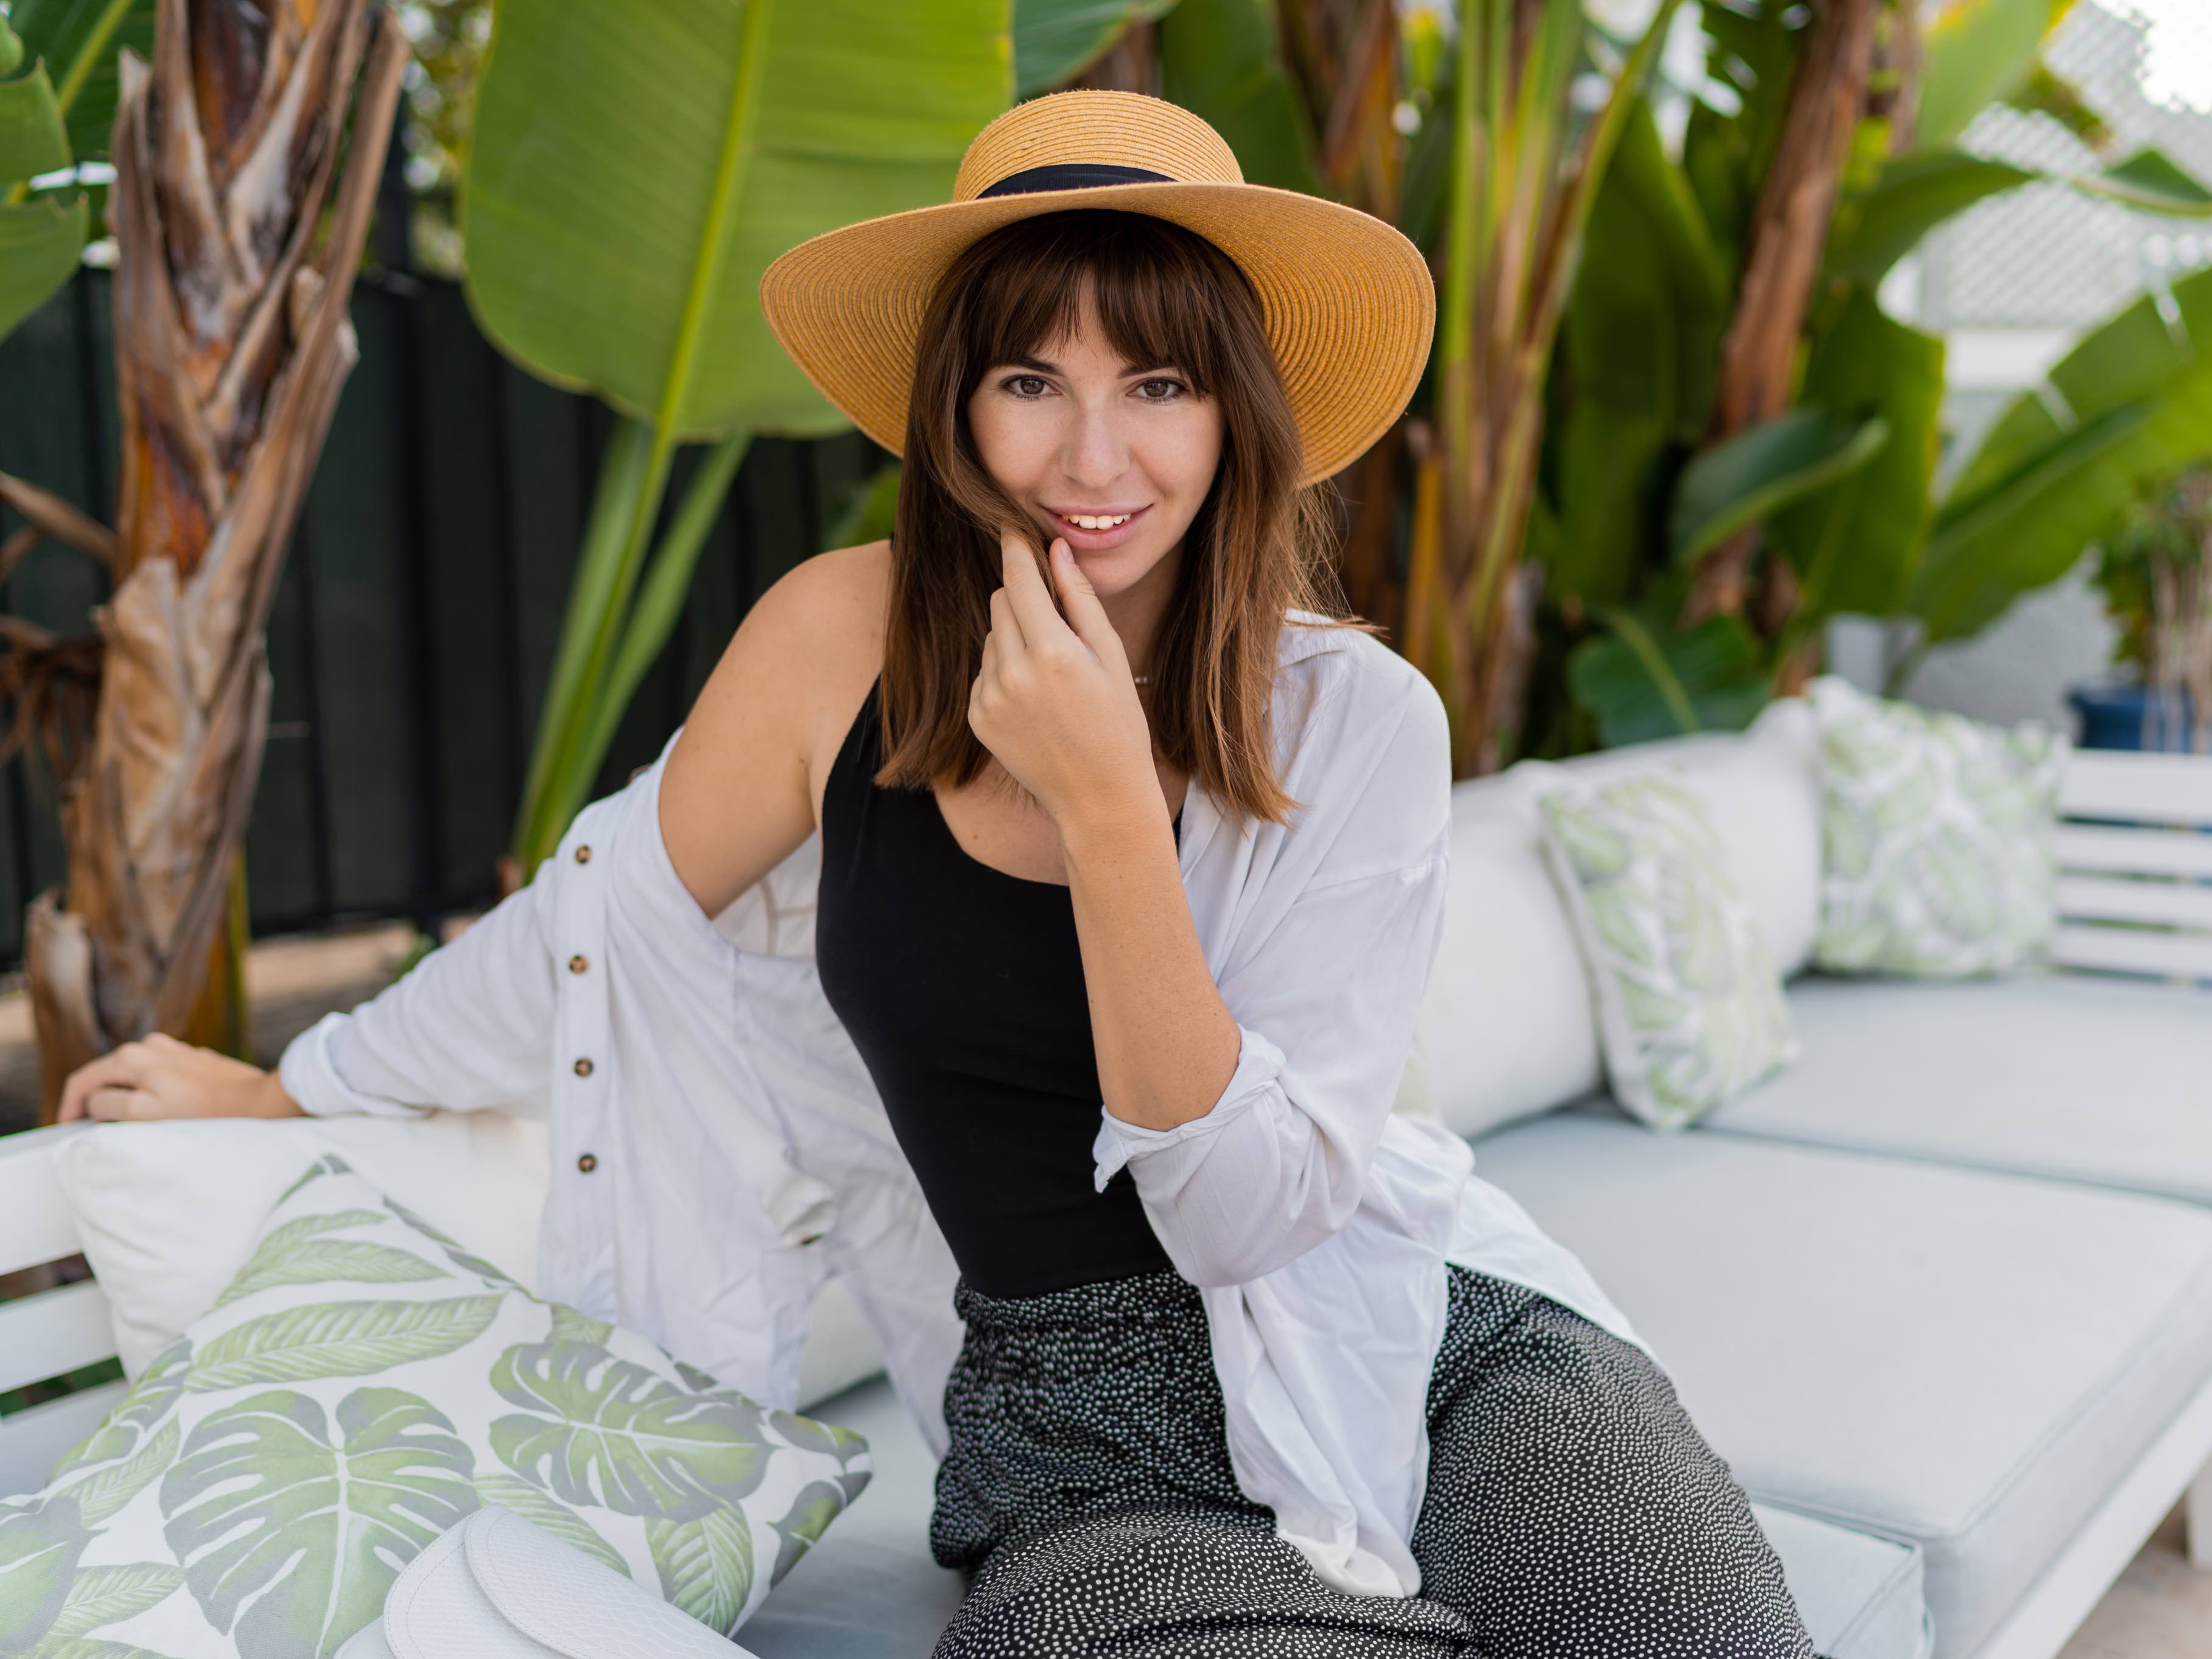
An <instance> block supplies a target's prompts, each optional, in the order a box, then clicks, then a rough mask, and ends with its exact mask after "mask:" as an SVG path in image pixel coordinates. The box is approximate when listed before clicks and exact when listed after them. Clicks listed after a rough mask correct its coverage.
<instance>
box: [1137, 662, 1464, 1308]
mask: <svg viewBox="0 0 2212 1659" xmlns="http://www.w3.org/2000/svg"><path fill="white" fill-rule="evenodd" d="M1354 736H1364V753H1365V754H1366V755H1367V756H1370V757H1375V758H1374V761H1373V763H1372V764H1371V765H1369V764H1366V763H1364V762H1363V763H1361V764H1359V765H1358V766H1354V767H1352V768H1348V769H1347V768H1339V769H1335V775H1334V777H1331V778H1328V779H1324V780H1322V782H1323V784H1324V785H1325V787H1326V790H1327V791H1328V793H1332V794H1334V795H1335V796H1336V797H1337V799H1336V801H1335V802H1334V806H1335V808H1336V810H1337V811H1339V814H1340V816H1339V817H1338V818H1337V819H1336V821H1334V823H1329V822H1328V813H1329V811H1331V808H1332V803H1331V802H1329V801H1328V800H1316V801H1315V804H1316V807H1317V808H1318V810H1319V811H1320V813H1321V815H1322V818H1323V820H1324V823H1323V826H1322V827H1323V829H1325V830H1326V832H1327V834H1328V840H1329V843H1330V844H1329V846H1328V852H1327V854H1326V855H1324V856H1322V857H1319V858H1317V859H1307V860H1297V861H1292V860H1283V861H1282V863H1283V864H1285V865H1287V866H1289V868H1290V869H1291V872H1292V877H1291V878H1292V879H1294V880H1295V881H1296V887H1295V891H1294V895H1293V896H1291V898H1290V899H1289V901H1288V902H1287V904H1286V905H1282V906H1280V907H1279V909H1280V914H1279V919H1277V920H1275V921H1273V923H1272V925H1270V926H1267V927H1266V929H1265V937H1264V939H1261V941H1260V942H1258V943H1257V944H1256V945H1250V946H1249V948H1247V944H1248V942H1242V941H1240V945H1239V948H1238V949H1237V951H1235V952H1234V953H1233V959H1232V961H1231V963H1229V965H1228V966H1227V968H1226V969H1225V970H1223V969H1217V971H1216V976H1215V983H1216V984H1217V986H1218V988H1219V990H1220V992H1221V996H1222V1000H1223V1001H1224V1002H1225V1004H1227V1006H1228V1007H1229V1010H1230V1012H1231V1014H1232V1015H1234V1016H1235V1018H1236V1019H1237V1027H1238V1031H1239V1038H1240V1041H1239V1046H1238V1052H1237V1066H1236V1070H1235V1071H1234V1072H1233V1073H1231V1076H1230V1079H1229V1081H1228V1083H1227V1084H1226V1085H1225V1087H1224V1088H1223V1090H1222V1091H1221V1093H1220V1095H1219V1096H1218V1098H1217V1099H1216V1100H1215V1102H1214V1103H1213V1105H1212V1108H1211V1109H1209V1110H1208V1111H1207V1112H1206V1114H1205V1115H1203V1116H1200V1117H1196V1118H1193V1119H1192V1120H1190V1121H1188V1122H1187V1123H1183V1124H1180V1125H1178V1126H1177V1127H1175V1128H1172V1129H1148V1128H1144V1127H1139V1126H1138V1125H1135V1124H1132V1123H1127V1122H1124V1121H1121V1119H1119V1118H1117V1117H1115V1115H1113V1113H1112V1112H1111V1111H1110V1110H1109V1111H1107V1112H1105V1113H1103V1124H1102V1126H1101V1127H1100V1130H1099V1134H1098V1139H1097V1146H1096V1147H1095V1148H1094V1151H1095V1153H1096V1157H1097V1182H1098V1184H1099V1186H1100V1187H1101V1188H1103V1187H1104V1185H1105V1183H1106V1182H1107V1181H1108V1180H1109V1179H1110V1178H1111V1177H1112V1176H1113V1175H1114V1174H1115V1172H1117V1171H1118V1170H1121V1168H1123V1167H1124V1166H1126V1167H1127V1169H1128V1170H1129V1173H1130V1176H1131V1178H1132V1179H1133V1181H1134V1182H1135V1183H1136V1187H1137V1192H1138V1194H1139V1197H1140V1198H1141V1199H1142V1200H1144V1203H1145V1206H1146V1211H1147V1212H1148V1213H1149V1215H1150V1216H1151V1218H1152V1225H1153V1229H1154V1231H1156V1232H1157V1233H1158V1235H1159V1237H1160V1241H1161V1243H1162V1245H1163V1246H1164V1248H1165V1249H1166V1251H1167V1253H1168V1255H1169V1257H1170V1260H1171V1261H1174V1263H1175V1265H1176V1270H1177V1271H1178V1272H1180V1273H1182V1275H1183V1276H1184V1277H1185V1278H1187V1279H1190V1280H1191V1281H1192V1282H1193V1283H1194V1284H1197V1285H1201V1286H1209V1287H1211V1286H1220V1285H1240V1284H1244V1283H1247V1282H1249V1281H1250V1280H1252V1279H1259V1278H1261V1277H1262V1276H1264V1275H1266V1274H1267V1273H1273V1272H1274V1271H1275V1270H1276V1269H1277V1268H1279V1267H1283V1266H1285V1264H1287V1263H1289V1262H1291V1261H1295V1260H1296V1259H1297V1258H1298V1257H1299V1256H1301V1255H1304V1253H1305V1252H1307V1251H1308V1250H1310V1249H1312V1248H1313V1247H1314V1246H1315V1245H1316V1244H1318V1243H1322V1241H1323V1240H1324V1239H1326V1238H1328V1237H1330V1236H1331V1235H1332V1234H1334V1233H1335V1232H1336V1231H1339V1230H1340V1228H1342V1227H1343V1226H1344V1225H1345V1224H1346V1222H1347V1221H1348V1220H1350V1219H1351V1218H1352V1213H1353V1212H1354V1211H1355V1210H1357V1209H1358V1206H1359V1205H1360V1202H1361V1200H1362V1199H1363V1197H1364V1195H1365V1194H1366V1191H1367V1188H1368V1172H1369V1170H1370V1168H1371V1166H1372V1164H1373V1163H1374V1158H1375V1153H1376V1146H1377V1144H1378V1142H1379V1141H1380V1140H1381V1139H1382V1136H1383V1129H1384V1127H1386V1126H1387V1125H1388V1123H1389V1119H1390V1112H1391V1108H1392V1103H1393V1102H1394V1100H1395V1097H1396V1094H1397V1090H1398V1085H1399V1082H1400V1079H1401V1075H1402V1073H1403V1072H1404V1070H1405V1066H1406V1061H1407V1054H1409V1052H1410V1051H1411V1048H1412V1046H1413V1030H1414V1025H1415V1023H1416V1020H1417V1018H1418V1016H1419V1009H1420V1002H1421V996H1422V993H1423V991H1424V990H1425V988H1426V986H1427V983H1428V975H1429V970H1430V968H1431V964H1432V963H1434V961H1435V959H1436V953H1437V945H1438V943H1439V941H1440V939H1441V938H1442V934H1443V915H1444V896H1445V890H1446V885H1447V881H1446V878H1447V874H1448V862H1449V821H1450V793H1449V792H1450V757H1449V736H1448V732H1447V728H1446V727H1445V725H1444V720H1443V707H1442V704H1441V703H1440V702H1437V698H1436V695H1435V693H1434V692H1433V691H1432V690H1430V688H1429V687H1428V686H1427V685H1426V684H1425V683H1421V684H1419V686H1418V687H1417V689H1416V690H1414V691H1413V693H1412V694H1410V695H1409V696H1408V697H1407V700H1406V704H1405V706H1404V707H1402V708H1401V709H1400V710H1399V711H1398V719H1397V720H1396V722H1395V729H1394V730H1389V731H1387V732H1376V731H1373V730H1369V731H1366V732H1364V733H1358V732H1356V731H1354V732H1343V733H1339V734H1338V735H1337V737H1336V738H1333V739H1332V741H1334V742H1337V743H1342V742H1344V740H1345V739H1346V738H1350V737H1354ZM1292 793H1293V794H1301V792H1300V791H1299V790H1298V789H1297V788H1293V790H1292ZM1315 794H1316V792H1315V791H1314V789H1313V788H1312V786H1311V784H1310V783H1309V786H1308V788H1307V790H1306V791H1305V792H1304V793H1303V794H1302V795H1301V798H1302V799H1309V800H1313V799H1315ZM1378 866H1380V867H1378ZM1347 870H1349V871H1350V872H1352V873H1349V874H1346V873H1342V872H1346V871H1347ZM1258 908H1267V907H1266V906H1265V904H1264V902H1262V903H1261V905H1260V906H1259V907H1258Z"/></svg>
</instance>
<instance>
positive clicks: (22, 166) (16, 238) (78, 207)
mask: <svg viewBox="0 0 2212 1659" xmlns="http://www.w3.org/2000/svg"><path fill="white" fill-rule="evenodd" d="M0 61H4V62H6V63H8V64H9V67H10V70H11V71H12V72H11V73H9V74H8V76H7V77H6V78H5V79H0V197H9V198H11V199H9V200H8V201H7V202H6V204H4V205H0V338H5V337H7V336H8V335H9V333H10V332H12V331H14V329H15V325H16V324H18V323H20V322H21V321H22V320H23V319H24V318H26V317H27V316H29V315H30V314H31V313H33V312H34V311H36V310H37V309H38V308H39V307H40V306H42V305H44V304H45V303H46V299H47V296H48V295H52V293H53V292H54V290H55V289H58V288H59V287H60V286H61V285H62V284H63V283H65V282H67V281H68V280H69V277H70V272H71V271H73V270H76V258H77V250H78V249H79V248H81V247H82V246H84V227H85V204H84V203H83V201H82V198H80V199H78V200H76V201H73V202H71V203H70V204H67V205H66V206H64V205H63V204H60V203H57V202H53V201H51V200H49V201H36V202H25V201H22V200H21V199H20V198H21V195H22V192H23V186H24V185H26V184H27V182H28V181H29V180H30V179H33V178H35V177H37V176H38V175H39V174H40V173H51V172H53V171H55V170H56V169H57V168H60V167H67V166H68V165H69V164H70V150H69V135H68V132H67V131H66V130H65V129H64V126H63V125H62V113H61V108H60V106H59V105H58V103H57V102H56V100H55V98H54V88H53V82H52V80H51V79H50V78H49V76H47V73H46V65H45V64H43V63H42V62H40V61H39V60H38V59H36V58H29V57H28V54H27V52H26V50H25V48H24V46H23V44H22V42H21V41H20V40H18V39H17V38H16V37H15V35H14V34H13V33H10V32H9V27H8V24H7V21H5V20H4V19H0ZM26 63H28V67H26V66H25V65H26Z"/></svg>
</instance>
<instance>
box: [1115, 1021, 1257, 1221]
mask: <svg viewBox="0 0 2212 1659" xmlns="http://www.w3.org/2000/svg"><path fill="white" fill-rule="evenodd" d="M1237 1035H1238V1038H1239V1042H1238V1045H1237V1069H1236V1070H1235V1071H1233V1072H1231V1073H1230V1074H1229V1081H1228V1082H1227V1083H1226V1084H1225V1085H1223V1086H1222V1090H1221V1092H1220V1094H1219V1095H1218V1096H1217V1097H1215V1099H1214V1102H1213V1104H1212V1106H1210V1107H1208V1108H1207V1109H1206V1111H1205V1113H1204V1114H1203V1115H1200V1116H1198V1117H1194V1118H1192V1119H1190V1120H1189V1121H1188V1122H1184V1123H1178V1124H1176V1127H1174V1128H1172V1129H1147V1128H1145V1127H1142V1126H1141V1125H1139V1124H1135V1123H1125V1122H1123V1121H1121V1119H1120V1118H1118V1117H1115V1115H1114V1114H1113V1113H1112V1112H1110V1111H1109V1110H1108V1109H1106V1108H1105V1107H1103V1106H1101V1107H1100V1108H1099V1116H1100V1118H1101V1119H1102V1120H1103V1121H1102V1122H1101V1123H1100V1124H1099V1127H1098V1136H1097V1139H1095V1140H1094V1141H1092V1142H1091V1158H1093V1160H1095V1162H1096V1164H1097V1169H1096V1172H1095V1174H1094V1176H1093V1177H1092V1179H1093V1182H1094V1184H1095V1185H1096V1187H1097V1189H1098V1190H1099V1191H1100V1192H1102V1193H1103V1192H1104V1191H1105V1190H1106V1183H1107V1182H1109V1181H1111V1180H1112V1179H1113V1178H1114V1177H1115V1176H1117V1175H1119V1174H1120V1173H1121V1170H1122V1169H1123V1168H1124V1167H1125V1166H1126V1165H1127V1164H1128V1163H1129V1162H1130V1160H1131V1159H1133V1158H1143V1157H1145V1156H1146V1155H1147V1154H1149V1153H1152V1152H1163V1151H1164V1150H1166V1149H1167V1148H1168V1147H1170V1146H1179V1145H1181V1144H1182V1142H1184V1141H1186V1140H1190V1139H1194V1138H1196V1137H1197V1136H1199V1135H1206V1134H1214V1133H1218V1132H1219V1131H1220V1130H1221V1129H1223V1128H1224V1127H1226V1126H1227V1125H1228V1124H1229V1123H1230V1122H1231V1121H1233V1120H1234V1119H1235V1118H1237V1116H1238V1115H1240V1114H1241V1113H1242V1112H1243V1110H1244V1109H1246V1108H1247V1107H1249V1105H1251V1103H1253V1102H1254V1101H1255V1100H1257V1099H1259V1098H1260V1097H1261V1096H1262V1095H1263V1094H1265V1093H1266V1092H1267V1089H1268V1087H1269V1086H1270V1085H1272V1084H1273V1082H1274V1080H1275V1079H1276V1078H1277V1077H1278V1076H1279V1075H1280V1074H1281V1073H1282V1069H1283V1063H1284V1062H1283V1051H1282V1050H1281V1049H1280V1048H1277V1047H1276V1046H1275V1045H1274V1044H1273V1042H1270V1041H1269V1040H1268V1039H1267V1038H1266V1037H1264V1036H1261V1034H1260V1033H1259V1032H1257V1031H1255V1030H1253V1029H1252V1028H1251V1027H1250V1026H1249V1025H1242V1024H1240V1025H1239V1026H1237Z"/></svg>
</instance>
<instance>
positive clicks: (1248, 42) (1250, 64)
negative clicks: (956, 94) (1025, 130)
mask: <svg viewBox="0 0 2212 1659" xmlns="http://www.w3.org/2000/svg"><path fill="white" fill-rule="evenodd" d="M1020 27H1021V11H1020V8H1019V7H1017V8H1016V11H1015V28H1016V30H1017V31H1018V30H1019V28H1020ZM1017 55H1018V54H1017ZM1160 94H1161V95H1162V96H1163V97H1164V98H1165V99H1167V100H1168V101H1169V102H1170V103H1173V104H1180V105H1182V106H1183V107H1184V108H1185V109H1187V110H1189V111H1190V112H1192V113H1194V114H1195V115H1199V116H1201V117H1203V118H1205V119H1206V121H1207V122H1209V123H1211V124H1212V127H1213V129H1214V131H1217V132H1218V133H1219V134H1220V135H1221V136H1222V137H1224V138H1225V139H1227V140H1228V141H1229V148H1230V149H1233V150H1235V151H1236V152H1237V166H1238V167H1242V168H1243V172H1244V177H1245V179H1247V180H1248V181H1249V182H1250V183H1252V184H1255V185H1274V186H1275V187H1276V188H1278V189H1279V190H1302V191H1307V192H1308V193H1310V194H1313V193H1318V192H1319V191H1320V190H1321V180H1320V179H1319V178H1318V177H1317V176H1316V173H1315V172H1314V162H1313V136H1312V134H1311V133H1310V131H1308V130H1307V127H1306V122H1305V118H1304V116H1303V115H1302V114H1301V113H1300V112H1299V109H1298V101H1297V94H1295V93H1294V92H1293V90H1292V88H1291V82H1290V77H1289V76H1287V75H1286V74H1285V72H1284V70H1283V61H1282V55H1281V52H1280V51H1279V48H1278V46H1277V44H1276V39H1275V18H1274V9H1273V7H1272V6H1271V5H1269V4H1267V0H1181V3H1179V4H1177V5H1176V7H1175V9H1173V10H1172V11H1170V12H1168V14H1167V15H1166V17H1165V18H1164V20H1163V21H1162V22H1161V24H1160Z"/></svg>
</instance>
